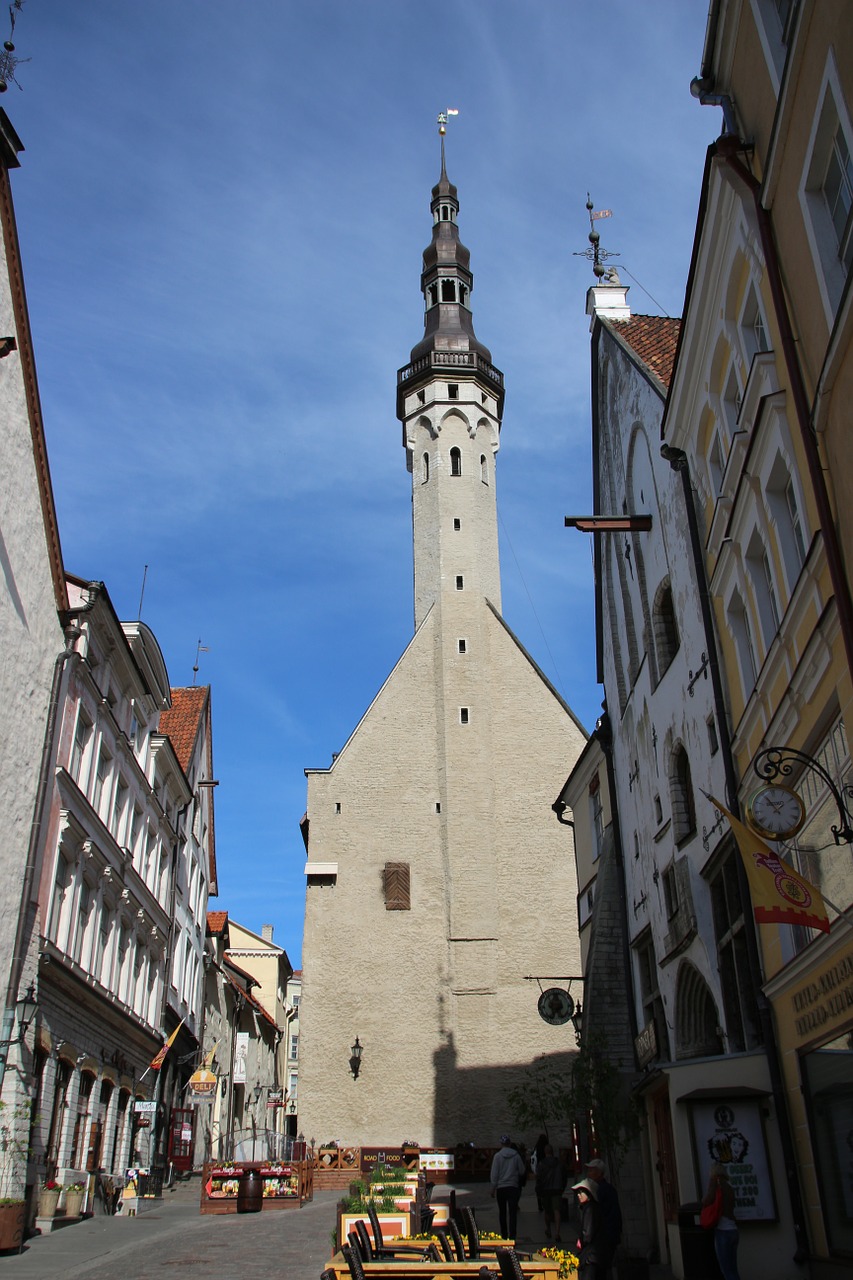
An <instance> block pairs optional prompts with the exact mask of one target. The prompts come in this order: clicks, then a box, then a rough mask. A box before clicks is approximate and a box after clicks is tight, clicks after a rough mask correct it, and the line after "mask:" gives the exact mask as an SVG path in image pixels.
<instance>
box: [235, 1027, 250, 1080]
mask: <svg viewBox="0 0 853 1280" xmlns="http://www.w3.org/2000/svg"><path fill="white" fill-rule="evenodd" d="M248 1056H249V1033H248V1031H238V1032H237V1034H236V1036H235V1037H234V1071H233V1074H232V1077H231V1079H232V1081H233V1083H234V1084H245V1083H246V1059H247V1058H248Z"/></svg>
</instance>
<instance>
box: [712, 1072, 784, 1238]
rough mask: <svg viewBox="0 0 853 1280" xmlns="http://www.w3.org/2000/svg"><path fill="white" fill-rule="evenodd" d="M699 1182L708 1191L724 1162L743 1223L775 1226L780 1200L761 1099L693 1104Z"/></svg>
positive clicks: (736, 1213) (725, 1099)
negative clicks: (716, 1167) (714, 1170)
mask: <svg viewBox="0 0 853 1280" xmlns="http://www.w3.org/2000/svg"><path fill="white" fill-rule="evenodd" d="M691 1113H692V1119H693V1142H694V1151H695V1153H696V1165H697V1170H696V1172H697V1180H698V1184H699V1187H700V1188H701V1192H704V1191H705V1188H706V1187H707V1185H708V1179H709V1176H710V1173H711V1165H712V1164H714V1163H719V1164H724V1165H725V1166H726V1172H727V1173H728V1175H729V1182H730V1183H731V1185H732V1189H733V1190H734V1193H735V1215H736V1217H737V1218H738V1220H739V1221H740V1222H773V1221H775V1220H776V1216H777V1215H776V1200H775V1197H774V1194H773V1183H772V1181H771V1178H770V1166H769V1164H768V1160H767V1143H766V1140H765V1137H764V1126H763V1124H762V1121H761V1108H760V1104H759V1100H758V1099H757V1098H738V1097H730V1098H727V1097H724V1096H723V1097H720V1098H718V1099H716V1100H712V1101H708V1102H704V1101H703V1102H698V1101H697V1102H693V1103H691Z"/></svg>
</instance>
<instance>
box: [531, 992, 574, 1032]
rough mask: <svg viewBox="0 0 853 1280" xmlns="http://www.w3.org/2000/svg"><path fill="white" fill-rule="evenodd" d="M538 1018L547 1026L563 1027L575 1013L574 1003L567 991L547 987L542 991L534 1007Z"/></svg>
mask: <svg viewBox="0 0 853 1280" xmlns="http://www.w3.org/2000/svg"><path fill="white" fill-rule="evenodd" d="M536 1007H537V1009H538V1010H539V1017H540V1018H542V1019H543V1020H544V1021H545V1022H547V1023H548V1025H549V1026H552V1027H562V1026H564V1025H565V1024H566V1023H567V1022H568V1021H569V1019H570V1018H571V1016H572V1014H573V1013H574V1011H575V1002H574V1000H573V999H572V997H571V996H570V995H569V993H568V991H563V990H562V988H560V987H549V988H548V990H547V991H543V992H542V994H541V996H540V997H539V1000H538V1003H537V1005H536Z"/></svg>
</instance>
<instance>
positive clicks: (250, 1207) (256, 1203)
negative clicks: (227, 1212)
mask: <svg viewBox="0 0 853 1280" xmlns="http://www.w3.org/2000/svg"><path fill="white" fill-rule="evenodd" d="M263 1207H264V1182H263V1178H262V1177H261V1175H260V1173H259V1172H258V1170H257V1169H246V1170H245V1171H244V1172H243V1173H242V1174H241V1175H240V1185H239V1187H238V1188H237V1212H238V1213H260V1211H261V1209H263Z"/></svg>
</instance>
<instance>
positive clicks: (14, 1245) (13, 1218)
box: [0, 1200, 26, 1253]
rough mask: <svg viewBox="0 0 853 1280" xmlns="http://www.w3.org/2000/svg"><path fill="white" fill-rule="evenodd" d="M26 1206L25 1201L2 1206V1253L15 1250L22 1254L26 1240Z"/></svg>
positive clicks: (0, 1214)
mask: <svg viewBox="0 0 853 1280" xmlns="http://www.w3.org/2000/svg"><path fill="white" fill-rule="evenodd" d="M25 1217H26V1205H25V1204H24V1202H23V1200H21V1201H20V1202H19V1203H17V1204H4V1205H0V1253H6V1252H8V1251H9V1250H11V1249H15V1250H17V1251H18V1252H19V1253H20V1250H21V1245H22V1243H23V1239H24V1219H25Z"/></svg>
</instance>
